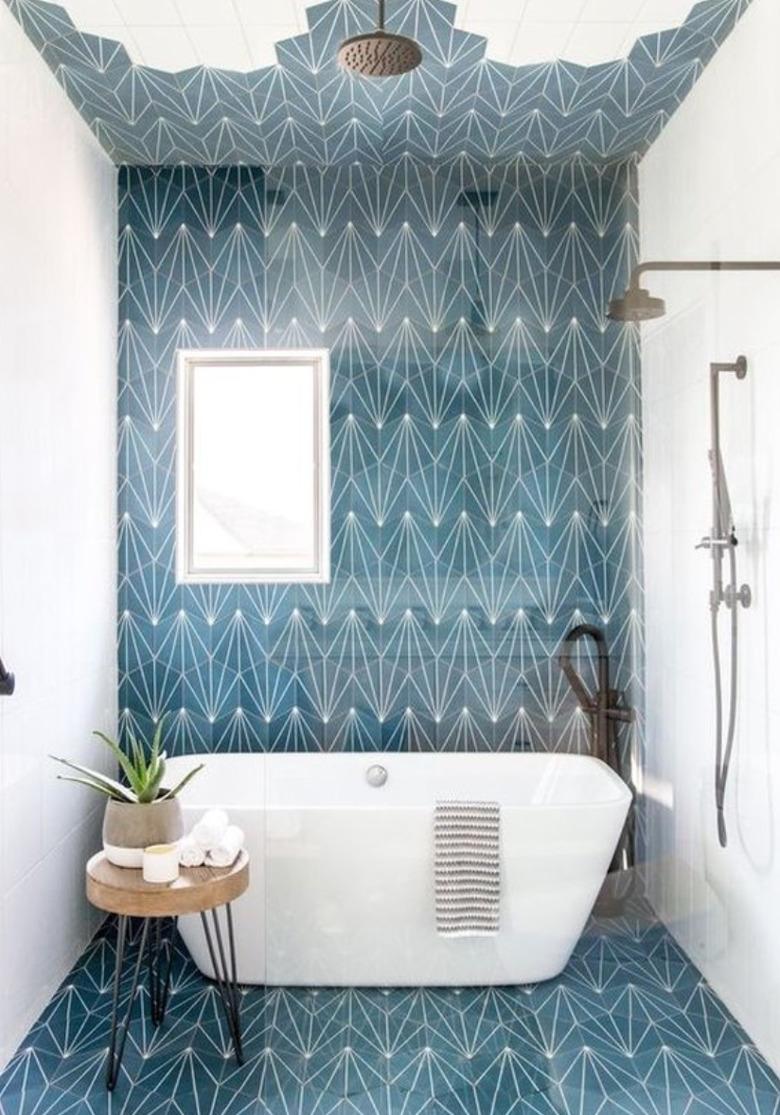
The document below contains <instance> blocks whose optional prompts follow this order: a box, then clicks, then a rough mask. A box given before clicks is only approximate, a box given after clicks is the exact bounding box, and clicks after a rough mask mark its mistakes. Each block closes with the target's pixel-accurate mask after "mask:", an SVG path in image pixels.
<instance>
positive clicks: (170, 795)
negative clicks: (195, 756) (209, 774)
mask: <svg viewBox="0 0 780 1115" xmlns="http://www.w3.org/2000/svg"><path fill="white" fill-rule="evenodd" d="M204 765H205V764H204V763H200V764H199V765H198V766H196V767H193V768H192V770H191V771H190V772H189V774H185V775H184V778H182V779H181V781H180V782H177V783H176V785H175V786H174V787H173V789H171V790H168V791H167V792H166V793H164V794H163V796H162V797H161V798H160V801H167V800H168V798H175V797H176V796H177V795H178V794H180V793H181V791H182V790H183V789H184V787H185V786H186V785H187V783H188V782H189V781H190V779H191V778H194V777H195V775H196V774H197V773H198V771H201V770H203V767H204Z"/></svg>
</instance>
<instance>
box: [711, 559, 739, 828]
mask: <svg viewBox="0 0 780 1115" xmlns="http://www.w3.org/2000/svg"><path fill="white" fill-rule="evenodd" d="M728 551H729V574H730V577H731V591H732V600H731V607H730V611H731V666H730V671H729V674H730V677H729V715H728V725H727V728H726V741H725V746H724V741H723V679H722V677H721V662H720V640H719V635H718V612H719V610H720V602H719V601H718V600H716V599H715V594H714V593H713V595H712V600H711V604H710V626H711V632H712V661H713V667H714V673H715V810H716V814H717V818H718V840H719V842H720V846H721V848H725V847H726V845H727V844H728V833H727V832H726V819H725V817H724V814H723V808H724V802H725V798H726V784H727V782H728V777H729V767H730V765H731V755H732V752H733V750H734V733H735V728H736V722H737V666H738V625H739V618H738V615H737V612H738V604H739V601H738V599H737V595H736V592H737V556H736V554H735V552H734V546H733V545H732V546H729V548H728Z"/></svg>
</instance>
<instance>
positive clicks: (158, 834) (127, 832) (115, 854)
mask: <svg viewBox="0 0 780 1115" xmlns="http://www.w3.org/2000/svg"><path fill="white" fill-rule="evenodd" d="M162 792H164V791H162ZM183 835H184V822H183V820H182V814H181V805H180V804H179V799H178V798H166V800H165V801H153V802H151V803H150V804H149V805H137V804H135V803H134V802H124V801H113V800H109V801H107V802H106V812H105V814H104V816H103V851H104V852H105V853H106V858H107V859H108V860H109V861H110V862H111V863H113V864H116V866H117V867H140V866H141V863H142V861H143V852H144V848H148V847H149V845H150V844H173V843H174V842H175V841H177V840H181V838H182V836H183Z"/></svg>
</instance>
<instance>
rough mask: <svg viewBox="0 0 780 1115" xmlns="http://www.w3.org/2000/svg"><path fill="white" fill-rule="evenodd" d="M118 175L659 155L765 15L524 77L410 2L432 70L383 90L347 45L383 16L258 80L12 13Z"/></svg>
mask: <svg viewBox="0 0 780 1115" xmlns="http://www.w3.org/2000/svg"><path fill="white" fill-rule="evenodd" d="M6 3H7V4H8V6H9V7H10V9H11V11H12V12H13V13H14V14H15V15H16V17H17V19H18V20H19V22H20V23H21V25H22V26H23V27H24V29H25V31H26V32H27V34H28V36H29V37H30V39H31V40H32V41H33V42H34V43H35V45H36V46H37V47H38V48H39V50H40V51H41V53H42V55H43V57H44V58H45V60H46V62H47V63H48V65H49V66H50V67H51V69H52V70H53V72H54V73H55V75H56V76H57V79H58V80H59V81H60V83H61V84H62V86H63V88H64V89H65V91H66V92H67V94H68V96H69V97H70V99H71V100H72V102H73V103H74V105H75V106H76V108H77V109H78V110H79V112H80V113H81V114H82V116H83V117H84V118H85V120H86V121H87V123H88V124H89V126H90V127H91V128H92V130H93V131H94V133H95V135H96V136H97V137H98V139H99V141H100V142H101V143H102V145H103V147H104V148H105V150H106V151H107V152H108V153H109V155H110V156H111V157H112V158H113V159H114V161H115V162H117V163H133V164H139V165H154V164H165V163H168V164H173V163H178V162H184V163H189V164H192V165H196V166H197V165H211V164H225V163H241V162H244V163H248V164H250V165H279V164H281V163H295V162H304V163H306V164H308V165H314V166H333V165H340V164H347V163H349V162H352V161H353V160H355V159H359V160H360V161H361V162H364V163H365V162H368V163H372V164H376V165H381V164H384V163H391V162H394V161H395V160H397V159H398V158H400V157H401V156H403V155H405V154H409V155H413V156H415V157H417V158H419V159H422V160H424V161H431V160H441V159H449V158H453V157H457V156H458V155H459V154H461V153H464V154H466V155H468V156H470V157H472V158H475V159H480V160H492V159H498V158H502V157H505V158H514V157H515V156H516V155H518V154H521V153H522V154H524V155H525V156H527V157H534V158H540V159H546V158H563V157H566V156H573V155H575V154H576V153H581V154H582V155H584V156H586V157H589V158H593V159H599V160H613V159H619V158H625V157H627V156H629V155H631V154H636V153H641V152H643V151H645V150H646V149H647V147H648V146H649V145H650V144H651V143H652V141H653V140H654V139H655V138H656V137H657V136H658V134H659V132H660V131H661V129H662V128H663V126H664V124H665V123H666V121H667V120H668V119H669V117H670V115H671V114H672V113H673V112H674V111H675V109H676V108H677V107H678V106H679V104H680V103H681V101H682V100H683V99H684V98H685V96H686V95H687V94H688V92H689V91H690V90H691V88H692V87H693V85H694V83H695V82H696V80H697V79H698V77H699V76H700V74H701V72H702V70H703V68H704V66H705V65H706V64H707V62H708V61H709V60H710V58H711V57H712V56H713V54H714V53H715V51H716V50H717V48H718V46H719V45H720V44H721V43H722V42H723V41H724V40H725V38H726V37H727V35H728V34H729V33H730V31H731V30H732V29H733V27H734V25H735V24H736V22H737V21H738V19H739V18H740V16H741V15H742V14H743V12H745V11H746V10H747V8H748V6H749V4H750V0H703V2H702V3H699V4H696V5H695V6H693V8H692V11H691V13H690V15H689V16H688V19H687V20H686V21H685V22H684V23H683V24H682V26H680V27H677V28H674V29H672V30H669V31H664V32H661V33H658V34H652V35H646V36H644V37H643V38H641V39H639V40H638V42H637V43H636V44H635V46H634V47H633V49H632V50H631V52H630V54H629V55H628V57H627V58H625V59H620V60H617V61H614V62H607V63H603V64H600V65H596V66H577V65H574V64H572V63H569V62H566V61H558V60H556V61H552V62H546V63H540V64H538V65H527V66H520V67H515V66H510V65H506V64H504V63H499V62H494V61H491V60H490V59H489V58H486V57H485V46H486V40H485V39H484V38H482V37H481V36H479V35H474V34H470V33H468V32H465V31H461V30H459V29H458V28H456V27H455V26H454V22H453V21H454V18H455V5H453V4H449V3H444V2H443V0H398V2H397V3H394V4H392V5H391V6H390V10H389V13H388V26H389V28H390V29H391V30H394V31H399V32H401V33H405V34H409V35H413V36H414V37H416V38H417V39H419V41H420V43H421V45H422V48H423V63H422V65H421V66H420V68H419V69H418V70H416V71H415V72H414V73H412V74H410V75H408V76H406V77H403V78H400V79H396V78H393V79H387V80H378V81H373V82H368V81H365V80H362V79H360V78H354V77H351V76H350V75H348V74H347V73H345V72H344V71H343V70H342V69H340V68H339V66H338V64H337V62H336V50H337V47H338V44H339V42H340V41H341V40H342V39H343V38H345V37H346V36H347V35H354V34H356V33H358V32H360V31H365V30H367V29H369V28H371V27H372V26H374V23H375V19H376V3H375V0H327V2H326V3H323V4H316V5H314V6H313V7H311V8H309V9H308V13H307V15H308V20H309V28H310V30H309V31H308V32H307V33H306V34H303V35H296V36H295V37H294V38H291V39H286V40H284V41H283V42H280V43H278V44H277V57H278V64H277V65H276V66H267V67H265V68H263V69H259V70H255V71H253V72H250V73H237V72H232V71H226V70H216V69H209V68H206V67H196V68H193V69H189V70H184V71H182V72H180V73H167V72H164V71H162V70H155V69H150V68H148V67H146V66H139V65H134V64H133V63H131V61H130V58H129V57H128V55H127V52H126V50H125V48H124V47H123V46H122V45H121V44H119V43H117V42H114V41H113V40H111V39H103V38H98V37H96V36H93V35H82V34H81V33H80V32H79V31H77V30H76V28H75V27H74V26H73V24H72V22H71V20H70V18H69V16H68V15H67V14H66V12H65V11H64V9H63V8H61V7H59V6H58V5H56V4H49V3H44V2H43V0H6Z"/></svg>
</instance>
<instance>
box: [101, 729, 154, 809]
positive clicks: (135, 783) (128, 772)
mask: <svg viewBox="0 0 780 1115" xmlns="http://www.w3.org/2000/svg"><path fill="white" fill-rule="evenodd" d="M92 734H93V735H95V736H97V737H98V739H101V740H102V741H103V743H105V745H106V747H108V748H109V749H110V750H111V752H112V754H113V756H114V758H115V759H116V761H117V762H118V763H119V767H120V769H121V771H122V773H123V774H124V776H125V778H126V779H127V781H128V782H129V783H130V787H131V789H132V790H133V792H134V793H135V794H140V793H142V792H143V788H144V780H143V778H142V777H141V776H140V775H139V773H138V771H137V769H136V767H135V766H134V762H133V760H132V759H130V757H129V756H127V755H126V754H125V752H124V751H123V750H122V748H121V747H120V746H119V744H118V743H117V742H116V740H113V739H111V738H110V737H109V736H107V735H106V734H105V733H104V732H93V733H92ZM130 741H131V747H133V746H134V747H137V746H138V745H137V743H136V741H135V739H134V738H133V737H132V736H131V737H130Z"/></svg>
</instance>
